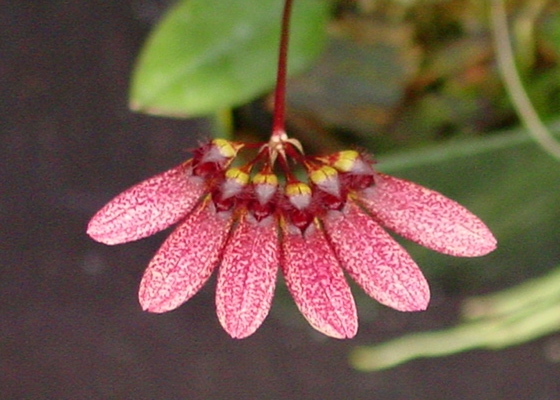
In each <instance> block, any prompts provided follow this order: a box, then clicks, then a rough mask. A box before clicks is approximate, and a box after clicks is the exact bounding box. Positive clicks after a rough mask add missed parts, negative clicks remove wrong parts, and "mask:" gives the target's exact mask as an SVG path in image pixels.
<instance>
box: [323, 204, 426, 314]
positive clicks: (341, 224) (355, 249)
mask: <svg viewBox="0 0 560 400" xmlns="http://www.w3.org/2000/svg"><path fill="white" fill-rule="evenodd" d="M323 223H324V226H325V229H326V231H327V235H328V237H329V239H330V241H331V244H332V246H333V248H334V251H335V253H336V255H337V257H338V259H339V260H340V261H341V262H342V264H343V266H344V267H345V269H346V270H347V271H348V273H349V274H350V276H351V277H352V278H353V279H354V280H355V281H356V282H358V284H359V285H360V286H361V287H362V288H363V289H364V290H365V291H366V293H367V294H368V295H370V296H371V297H373V298H374V299H376V300H377V301H379V302H380V303H381V304H385V305H386V306H388V307H392V308H394V309H396V310H400V311H419V310H425V309H426V308H427V307H428V302H429V301H430V288H429V286H428V282H426V279H425V278H424V275H422V272H421V271H420V268H418V266H417V265H416V263H415V262H414V260H412V258H411V257H410V256H409V255H408V253H407V252H406V251H405V250H404V249H403V248H402V247H401V246H400V245H399V244H398V243H397V242H395V240H394V239H393V238H392V237H391V236H390V235H389V234H388V233H387V232H385V231H384V230H383V229H382V228H381V227H380V226H379V225H378V224H377V223H376V222H375V221H373V220H372V219H371V217H369V216H368V215H367V214H366V213H364V212H363V211H362V210H361V209H360V208H359V207H358V206H357V205H355V204H354V203H351V202H348V203H347V204H346V205H345V207H344V209H343V210H342V212H341V211H330V212H329V213H328V214H327V215H326V216H325V218H323Z"/></svg>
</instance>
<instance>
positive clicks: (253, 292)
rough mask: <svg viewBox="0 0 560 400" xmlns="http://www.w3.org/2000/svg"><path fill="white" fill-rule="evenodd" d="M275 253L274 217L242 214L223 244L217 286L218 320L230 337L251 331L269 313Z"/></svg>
mask: <svg viewBox="0 0 560 400" xmlns="http://www.w3.org/2000/svg"><path fill="white" fill-rule="evenodd" d="M278 254H279V251H278V232H277V225H276V220H275V218H274V217H272V216H269V217H267V218H265V219H263V220H261V221H257V220H256V219H255V218H254V217H253V216H252V214H250V213H245V214H244V216H243V217H241V219H240V221H239V225H238V226H237V227H236V229H235V231H234V232H233V234H232V235H231V237H230V239H229V241H228V243H227V245H226V247H225V250H224V257H223V260H222V265H221V267H220V270H219V274H218V284H217V288H216V310H217V314H218V319H219V321H220V323H221V324H222V326H223V328H224V329H225V330H226V332H228V333H229V334H230V335H231V336H232V337H234V338H245V337H247V336H249V335H251V334H253V333H254V332H255V331H256V330H257V328H258V327H259V326H260V325H261V324H262V322H263V321H264V319H265V318H266V316H267V315H268V311H269V310H270V305H271V303H272V296H273V294H274V287H275V283H276V274H277V271H278V263H279V260H278Z"/></svg>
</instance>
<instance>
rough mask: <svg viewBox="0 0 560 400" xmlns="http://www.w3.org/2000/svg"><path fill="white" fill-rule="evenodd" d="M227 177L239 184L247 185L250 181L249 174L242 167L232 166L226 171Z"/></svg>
mask: <svg viewBox="0 0 560 400" xmlns="http://www.w3.org/2000/svg"><path fill="white" fill-rule="evenodd" d="M226 179H230V180H233V181H235V182H236V183H238V184H239V185H243V186H244V185H246V184H247V183H249V174H248V173H247V172H245V171H243V170H242V169H240V168H230V169H228V170H227V171H226Z"/></svg>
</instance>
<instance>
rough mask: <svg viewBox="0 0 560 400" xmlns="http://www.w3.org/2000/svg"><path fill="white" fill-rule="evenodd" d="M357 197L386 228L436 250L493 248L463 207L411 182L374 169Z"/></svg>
mask: <svg viewBox="0 0 560 400" xmlns="http://www.w3.org/2000/svg"><path fill="white" fill-rule="evenodd" d="M358 199H359V201H360V202H361V203H362V204H363V205H364V207H365V208H366V209H367V210H368V211H370V212H371V213H372V214H373V216H374V217H375V218H376V219H377V220H378V221H380V222H381V223H382V224H383V225H384V226H386V227H387V228H389V229H391V230H393V231H395V232H396V233H398V234H399V235H402V236H404V237H405V238H407V239H410V240H412V241H415V242H417V243H419V244H421V245H422V246H425V247H428V248H430V249H432V250H435V251H438V252H440V253H445V254H450V255H454V256H464V257H475V256H482V255H485V254H487V253H489V252H491V251H493V250H494V249H495V248H496V239H495V238H494V236H493V235H492V233H491V232H490V230H489V229H488V228H487V227H486V225H484V223H483V222H482V221H480V220H479V219H478V218H477V217H476V216H474V215H473V214H472V213H471V212H469V211H468V210H467V209H465V208H464V207H462V206H461V205H459V204H457V203H456V202H454V201H453V200H450V199H448V198H447V197H445V196H443V195H441V194H440V193H437V192H434V191H432V190H429V189H426V188H425V187H422V186H420V185H417V184H415V183H412V182H409V181H406V180H403V179H397V178H394V177H392V176H388V175H384V174H380V173H376V175H375V185H374V186H373V187H370V188H367V189H365V190H363V191H362V192H361V193H360V194H359V198H358Z"/></svg>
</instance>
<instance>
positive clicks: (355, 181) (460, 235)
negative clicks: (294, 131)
mask: <svg viewBox="0 0 560 400" xmlns="http://www.w3.org/2000/svg"><path fill="white" fill-rule="evenodd" d="M290 7H291V1H290V0H287V1H286V7H285V11H284V18H283V28H282V40H281V45H280V49H281V51H280V62H279V70H278V79H277V88H276V92H275V95H276V98H275V99H276V102H275V114H274V125H273V129H272V135H271V138H270V140H269V141H268V142H266V143H261V144H259V145H258V146H259V147H258V149H259V150H258V151H257V155H256V156H254V157H253V158H252V159H250V161H249V162H243V161H241V160H243V159H246V158H244V157H240V156H239V155H240V153H241V152H243V151H245V150H246V149H250V148H255V145H254V144H251V145H248V144H245V143H239V142H234V141H227V140H224V139H214V140H210V141H209V142H208V143H205V144H203V145H201V146H200V147H199V148H198V149H196V150H195V151H194V152H193V157H192V158H191V159H190V160H188V161H186V162H184V163H182V164H180V165H179V166H176V167H174V168H172V169H170V170H169V171H167V172H164V173H162V174H160V175H157V176H155V177H152V178H149V179H147V180H145V181H144V182H141V183H139V184H137V185H136V186H134V187H132V188H130V189H128V190H126V191H125V192H123V193H121V194H120V195H118V196H117V197H115V198H114V199H113V200H111V201H110V202H109V203H108V204H107V205H105V206H104V207H103V208H102V209H101V210H99V211H98V212H97V214H95V216H94V217H93V218H92V219H91V221H90V223H89V225H88V228H87V233H88V234H89V235H90V236H91V237H92V238H93V239H94V240H97V241H99V242H102V243H105V244H109V245H114V244H119V243H126V242H130V241H134V240H138V239H141V238H144V237H147V236H150V235H152V234H154V233H156V232H159V231H161V230H163V229H166V228H168V227H170V226H172V225H174V224H177V227H176V228H175V230H174V231H173V232H172V233H171V235H170V236H169V237H168V238H167V240H165V242H164V243H163V244H162V246H161V248H160V249H159V250H158V252H157V253H156V254H155V256H154V257H153V258H152V260H151V261H150V263H149V265H148V268H147V269H146V271H145V273H144V275H143V277H142V280H141V282H140V290H139V301H140V305H141V306H142V308H143V309H144V310H146V311H149V312H154V313H163V312H167V311H171V310H173V309H176V308H177V307H179V306H180V305H181V304H183V303H184V302H186V301H188V300H189V299H190V298H191V297H192V296H194V295H195V294H196V293H197V292H198V291H199V290H200V288H201V287H202V286H203V285H204V284H205V283H206V281H208V279H209V278H210V276H211V275H212V273H213V272H214V270H215V269H218V270H219V271H218V281H217V288H216V308H217V315H218V319H219V321H220V323H221V325H222V326H223V328H224V329H225V330H226V331H227V332H228V333H229V334H230V335H231V336H232V337H234V338H245V337H247V336H249V335H251V334H253V333H254V332H255V331H256V330H257V329H258V327H259V326H260V325H261V324H262V323H263V321H264V319H265V318H266V316H267V315H268V312H269V310H270V306H271V303H272V298H273V294H274V290H275V284H276V277H277V274H278V269H280V270H281V271H282V273H283V275H284V278H285V281H286V285H287V287H288V289H289V291H290V293H291V295H292V297H293V298H294V300H295V303H296V305H297V307H298V308H299V310H300V311H301V313H302V314H303V316H304V317H305V318H306V319H307V320H308V321H309V323H310V324H311V326H313V327H314V328H315V329H317V330H318V331H320V332H322V333H324V334H325V335H328V336H331V337H334V338H351V337H353V336H355V334H356V332H357V329H358V318H357V311H356V305H355V302H354V298H353V296H352V293H351V290H350V287H349V285H348V282H347V280H346V278H345V273H346V274H348V275H349V276H350V277H351V278H352V279H353V280H354V281H356V282H357V283H358V284H359V286H361V288H362V289H363V290H364V291H365V292H366V293H367V294H368V295H369V296H371V297H372V298H374V299H376V300H377V301H378V302H380V303H382V304H384V305H386V306H388V307H391V308H394V309H396V310H400V311H420V310H425V309H426V308H427V307H428V303H429V300H430V289H429V286H428V283H427V281H426V279H425V278H424V276H423V274H422V272H421V270H420V268H419V267H418V265H416V263H415V262H414V260H412V258H411V257H410V255H409V254H408V253H407V252H406V250H404V248H403V247H402V246H401V245H400V244H398V243H397V242H396V241H395V240H394V239H393V238H392V236H391V235H390V234H389V233H387V232H386V231H385V230H384V228H388V229H389V230H391V231H393V232H396V233H397V234H400V235H402V236H403V237H405V238H407V239H409V240H412V241H415V242H417V243H419V244H421V245H422V246H425V247H427V248H430V249H432V250H435V251H437V252H441V253H445V254H450V255H454V256H463V257H474V256H482V255H485V254H487V253H489V252H491V251H492V250H494V249H495V247H496V240H495V238H494V237H493V235H492V233H491V232H490V231H489V229H488V228H487V227H486V226H485V225H484V223H482V222H481V221H480V220H479V219H478V218H477V217H476V216H474V215H473V214H472V213H470V212H469V211H468V210H466V209H465V208H463V207H462V206H460V205H459V204H457V203H456V202H454V201H453V200H450V199H448V198H446V197H445V196H443V195H442V194H439V193H437V192H435V191H432V190H429V189H427V188H424V187H422V186H419V185H417V184H415V183H412V182H409V181H406V180H403V179H399V178H395V177H392V176H388V175H385V174H382V173H380V172H377V171H376V170H375V168H374V162H373V161H372V157H371V156H369V155H368V154H366V153H361V152H358V151H355V150H344V151H340V152H337V153H334V154H330V155H326V156H308V155H306V154H305V152H304V150H303V148H302V145H301V143H300V142H299V141H297V140H296V139H293V138H290V137H288V135H287V134H286V132H285V130H284V97H285V75H286V49H287V39H288V35H287V33H288V28H287V27H288V25H287V24H288V21H289V13H290ZM296 169H299V170H300V171H302V172H303V176H304V177H303V178H302V174H299V175H298V174H296V172H295V170H296ZM296 176H298V177H299V178H296Z"/></svg>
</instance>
